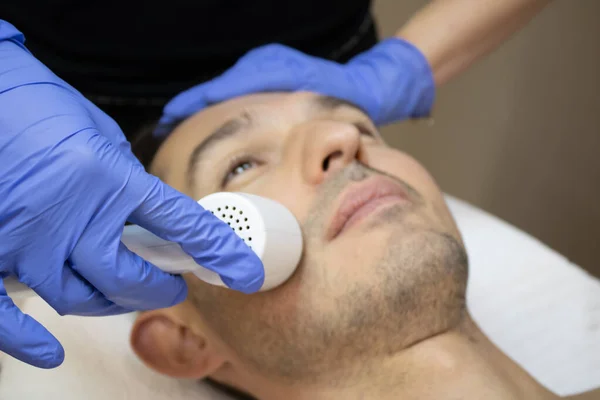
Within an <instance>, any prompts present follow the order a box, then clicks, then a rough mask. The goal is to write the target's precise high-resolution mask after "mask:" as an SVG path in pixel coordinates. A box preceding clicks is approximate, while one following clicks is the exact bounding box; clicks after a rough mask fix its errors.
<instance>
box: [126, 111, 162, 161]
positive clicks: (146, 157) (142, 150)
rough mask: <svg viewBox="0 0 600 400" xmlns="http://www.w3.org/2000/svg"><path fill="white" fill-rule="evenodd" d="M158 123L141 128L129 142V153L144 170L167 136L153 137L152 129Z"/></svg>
mask: <svg viewBox="0 0 600 400" xmlns="http://www.w3.org/2000/svg"><path fill="white" fill-rule="evenodd" d="M157 123H158V122H151V123H148V124H146V125H145V126H143V127H142V128H141V129H140V130H139V131H138V132H136V133H135V135H134V136H133V139H132V140H131V151H132V152H133V155H134V156H135V157H136V158H137V159H138V160H140V162H141V163H142V165H143V166H144V168H146V170H148V167H150V164H151V163H152V160H153V159H154V156H155V155H156V152H157V151H158V149H159V147H160V145H161V144H162V143H163V142H164V140H165V138H166V137H167V136H163V137H157V136H155V135H154V129H155V128H156V126H157Z"/></svg>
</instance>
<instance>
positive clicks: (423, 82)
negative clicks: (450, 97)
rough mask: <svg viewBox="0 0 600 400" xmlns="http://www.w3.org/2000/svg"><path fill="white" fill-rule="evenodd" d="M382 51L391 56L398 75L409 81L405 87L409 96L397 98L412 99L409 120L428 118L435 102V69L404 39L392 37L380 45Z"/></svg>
mask: <svg viewBox="0 0 600 400" xmlns="http://www.w3.org/2000/svg"><path fill="white" fill-rule="evenodd" d="M380 45H381V46H382V50H383V51H385V52H386V53H387V54H389V57H390V58H391V59H392V60H393V62H394V63H395V65H396V67H397V74H399V75H402V78H403V79H408V82H407V83H406V84H405V85H404V86H405V87H404V90H408V91H409V93H408V97H407V94H406V93H405V94H402V93H397V94H396V96H402V97H407V98H409V99H411V102H410V103H411V108H410V110H408V111H409V112H408V115H407V117H409V118H415V119H416V118H427V117H429V116H430V115H431V110H432V108H433V103H434V101H435V89H436V87H435V80H434V75H433V69H432V67H431V64H430V63H429V60H428V59H427V57H425V54H424V53H423V52H422V51H421V50H420V49H419V48H418V47H417V46H415V45H414V44H413V43H411V42H409V41H408V40H405V39H403V38H398V37H392V38H389V39H386V40H384V41H382V42H381V43H380Z"/></svg>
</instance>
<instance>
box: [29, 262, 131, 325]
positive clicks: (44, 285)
mask: <svg viewBox="0 0 600 400" xmlns="http://www.w3.org/2000/svg"><path fill="white" fill-rule="evenodd" d="M52 270H53V271H54V272H53V273H51V274H49V275H46V274H44V275H45V276H39V275H37V276H27V277H25V278H23V277H21V281H22V282H23V283H25V284H26V285H27V286H29V287H30V288H32V289H33V290H34V291H35V292H36V293H37V294H38V295H39V296H40V297H41V298H42V299H44V300H45V301H46V302H47V303H48V304H49V305H50V306H51V307H52V308H53V309H54V310H56V312H57V313H58V314H60V315H80V316H108V315H117V314H123V313H127V312H130V311H131V310H129V309H127V308H123V307H121V306H119V305H117V304H114V303H113V302H112V301H110V300H108V299H107V298H106V297H105V296H104V295H103V294H102V293H100V292H99V291H98V290H96V289H95V288H94V287H93V286H92V285H90V284H89V282H87V281H86V280H85V279H83V278H82V277H81V275H79V274H78V273H77V272H76V271H75V270H73V269H72V268H71V263H70V262H69V261H67V262H66V263H65V264H64V266H63V267H62V268H60V269H56V268H53V269H52Z"/></svg>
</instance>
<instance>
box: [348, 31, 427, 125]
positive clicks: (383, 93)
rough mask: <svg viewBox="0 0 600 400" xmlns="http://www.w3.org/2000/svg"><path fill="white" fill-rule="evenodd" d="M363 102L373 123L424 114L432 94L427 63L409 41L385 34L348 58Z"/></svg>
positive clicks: (383, 122) (388, 121)
mask: <svg viewBox="0 0 600 400" xmlns="http://www.w3.org/2000/svg"><path fill="white" fill-rule="evenodd" d="M348 67H350V68H351V69H352V70H353V75H355V76H356V77H357V78H358V79H355V80H356V81H358V82H361V83H362V85H361V86H362V97H364V103H365V104H364V106H365V108H366V110H367V112H368V113H369V115H370V116H371V118H372V119H373V120H374V121H375V123H377V124H386V123H390V122H395V121H401V120H405V119H409V118H414V119H416V118H423V117H428V116H429V115H430V113H431V109H432V107H433V102H434V98H435V83H434V80H433V74H432V70H431V67H430V65H429V63H428V62H427V59H426V58H425V56H424V55H423V54H422V53H421V52H420V51H419V49H417V48H416V47H415V46H414V45H413V44H411V43H409V42H407V41H406V40H404V39H400V38H389V39H385V40H383V41H381V42H380V43H378V44H377V45H375V46H374V47H373V48H372V49H371V50H368V51H367V52H365V53H362V54H361V55H359V56H357V57H355V58H354V59H352V60H351V61H350V62H349V64H348Z"/></svg>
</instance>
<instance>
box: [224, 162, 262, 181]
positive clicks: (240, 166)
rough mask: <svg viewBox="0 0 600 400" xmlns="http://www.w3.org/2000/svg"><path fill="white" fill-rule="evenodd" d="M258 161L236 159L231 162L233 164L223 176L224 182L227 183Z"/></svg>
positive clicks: (256, 164)
mask: <svg viewBox="0 0 600 400" xmlns="http://www.w3.org/2000/svg"><path fill="white" fill-rule="evenodd" d="M257 166H258V163H257V162H256V161H253V160H243V161H237V162H235V163H234V164H233V166H232V167H231V168H230V169H229V172H228V173H227V176H226V177H225V183H228V182H229V181H231V180H232V179H234V178H236V177H237V176H239V175H242V174H243V173H244V172H246V171H248V170H250V169H252V168H256V167H257Z"/></svg>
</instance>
